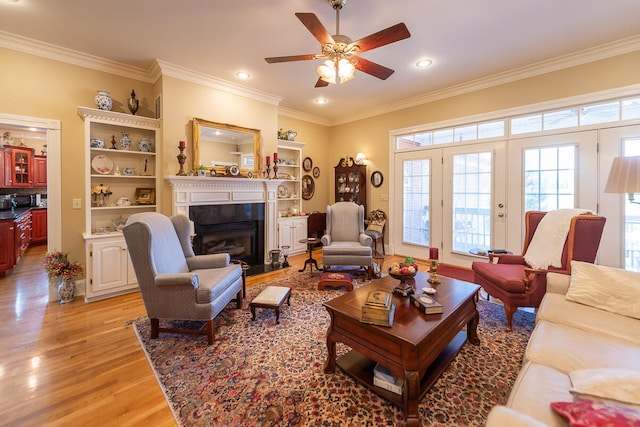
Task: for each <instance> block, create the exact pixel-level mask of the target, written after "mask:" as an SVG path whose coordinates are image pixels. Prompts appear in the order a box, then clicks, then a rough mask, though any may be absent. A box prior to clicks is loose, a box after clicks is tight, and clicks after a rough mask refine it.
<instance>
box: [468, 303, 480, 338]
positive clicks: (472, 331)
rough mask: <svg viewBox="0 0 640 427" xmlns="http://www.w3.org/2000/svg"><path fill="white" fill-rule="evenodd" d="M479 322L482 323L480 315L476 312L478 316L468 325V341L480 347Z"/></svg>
mask: <svg viewBox="0 0 640 427" xmlns="http://www.w3.org/2000/svg"><path fill="white" fill-rule="evenodd" d="M478 322H480V314H479V313H478V310H476V314H475V315H474V316H473V317H472V318H471V320H469V323H467V339H468V340H469V342H470V343H471V344H473V345H480V338H478Z"/></svg>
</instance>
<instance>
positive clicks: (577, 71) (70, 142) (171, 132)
mask: <svg viewBox="0 0 640 427" xmlns="http://www.w3.org/2000/svg"><path fill="white" fill-rule="evenodd" d="M0 63H1V64H3V66H2V67H0V111H1V112H3V113H7V114H16V115H24V116H32V117H40V118H49V119H55V120H59V121H60V122H61V123H62V143H61V144H62V147H61V151H62V153H61V154H62V169H61V170H62V176H61V180H62V218H63V219H62V239H63V240H62V248H59V249H62V250H64V251H66V252H71V258H72V259H79V260H83V258H84V256H83V254H84V242H83V239H82V236H81V234H82V232H83V231H84V218H85V217H84V210H83V209H81V210H72V209H71V200H72V199H73V198H82V199H83V200H84V198H85V197H86V195H85V194H83V193H84V186H83V182H84V173H83V171H84V166H85V165H84V160H83V159H84V156H83V154H82V153H83V150H84V148H85V147H84V146H83V144H84V134H83V132H84V124H83V121H82V119H80V117H79V116H78V115H77V112H76V111H77V107H78V106H88V107H93V106H94V104H93V96H94V95H95V91H96V90H97V89H106V90H110V91H111V95H112V97H113V99H114V107H113V110H114V111H120V112H128V111H127V109H126V99H127V98H128V96H129V93H130V92H131V89H132V88H133V89H135V90H136V94H137V98H138V99H140V101H141V107H140V110H139V111H138V114H139V115H142V116H148V117H153V114H154V100H155V97H156V95H157V94H160V93H162V116H163V117H162V118H163V123H162V126H163V127H162V132H161V138H160V141H158V142H157V147H158V150H159V158H160V161H161V163H162V170H163V171H164V173H163V174H175V173H176V172H177V170H178V163H177V160H176V155H177V154H178V150H177V144H178V141H180V140H186V141H188V143H189V144H190V143H191V142H192V140H193V139H192V136H191V119H192V118H193V117H200V118H203V119H207V120H211V121H216V122H224V123H232V124H236V125H240V126H245V127H251V128H258V129H260V130H261V131H262V156H261V157H262V160H264V156H265V155H266V154H271V153H273V152H274V151H276V147H277V138H276V135H277V130H278V128H282V129H285V130H286V129H292V130H295V131H297V132H298V137H297V138H296V139H297V140H298V141H300V142H304V143H305V144H306V145H305V146H304V149H303V157H307V156H308V157H311V159H312V160H313V164H314V166H318V167H319V168H320V177H319V179H317V180H316V191H315V194H314V197H313V198H312V199H311V200H309V201H305V202H303V210H304V211H312V210H319V211H324V210H325V207H326V205H327V204H329V203H333V200H334V196H333V191H334V189H333V168H334V166H335V165H336V164H337V163H338V160H339V158H341V157H344V156H345V155H351V156H355V155H356V153H357V152H359V151H362V152H364V153H365V154H366V155H367V158H368V161H369V163H368V167H367V175H368V176H370V175H371V172H373V171H374V170H380V171H381V172H382V173H383V176H384V182H383V184H382V186H381V187H380V188H377V189H376V188H373V187H372V186H369V187H368V200H367V206H368V208H369V209H370V210H371V209H375V208H381V209H384V210H385V211H387V212H388V211H389V209H388V203H387V202H386V201H383V200H381V196H382V195H383V194H389V187H388V184H389V176H388V170H389V158H388V153H389V149H388V144H389V132H390V131H391V130H394V129H400V128H405V127H409V126H416V125H420V124H425V123H429V122H436V121H441V120H446V119H452V118H456V117H461V116H466V115H472V114H478V113H483V112H488V111H493V110H499V109H505V108H510V107H514V106H519V105H526V104H530V103H536V102H542V101H547V100H553V99H557V98H563V97H568V96H574V95H580V94H585V93H589V92H594V91H601V90H606V89H612V88H616V87H623V86H628V85H632V84H639V83H640V73H638V70H640V52H635V53H631V54H626V55H621V56H618V57H614V58H610V59H605V60H601V61H597V62H594V63H590V64H585V65H581V66H577V67H573V68H570V69H566V70H562V71H558V72H553V73H549V74H545V75H541V76H538V77H533V78H529V79H525V80H521V81H517V82H513V83H509V84H504V85H501V86H498V87H494V88H490V89H485V90H481V91H477V92H474V93H469V94H465V95H460V96H456V97H451V98H448V99H443V100H439V101H435V102H430V103H428V104H424V105H420V106H417V107H413V108H409V109H406V110H402V111H396V112H393V113H388V114H384V115H381V116H378V117H373V118H368V119H363V120H359V121H356V122H353V123H348V124H343V125H338V126H334V127H327V126H322V125H318V124H314V123H309V122H306V121H303V120H299V119H293V118H290V117H288V116H283V115H280V116H279V115H278V108H277V106H276V105H272V104H269V103H265V102H259V101H255V100H252V99H248V98H244V97H241V96H237V95H231V94H228V93H226V92H222V91H219V90H214V89H210V88H206V87H203V86H200V85H196V84H193V83H188V82H184V81H181V80H178V79H175V78H171V77H166V76H165V77H163V78H161V79H159V80H158V81H157V82H156V83H155V84H149V83H144V82H140V81H136V80H132V79H129V78H124V77H119V76H116V75H112V74H108V73H104V72H99V71H94V70H90V69H86V68H82V67H78V66H74V65H69V64H65V63H61V62H57V61H53V60H49V59H44V58H40V57H36V56H32V55H28V54H24V53H19V52H15V51H12V50H8V49H0ZM190 155H191V152H190V149H189V150H187V156H190ZM187 164H188V165H190V164H191V158H190V157H189V158H188V160H187ZM159 199H160V202H161V211H162V212H164V213H170V212H171V197H170V190H169V188H168V186H167V185H165V186H164V187H163V188H162V189H161V197H159ZM56 249H58V248H56Z"/></svg>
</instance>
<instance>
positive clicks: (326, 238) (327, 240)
mask: <svg viewBox="0 0 640 427" xmlns="http://www.w3.org/2000/svg"><path fill="white" fill-rule="evenodd" d="M320 241H321V242H322V245H323V246H329V245H330V244H331V235H330V234H325V235H324V236H322V239H320Z"/></svg>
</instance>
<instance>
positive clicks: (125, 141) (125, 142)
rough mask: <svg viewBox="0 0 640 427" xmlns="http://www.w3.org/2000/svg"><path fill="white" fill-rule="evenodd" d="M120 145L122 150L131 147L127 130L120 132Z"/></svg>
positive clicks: (127, 149)
mask: <svg viewBox="0 0 640 427" xmlns="http://www.w3.org/2000/svg"><path fill="white" fill-rule="evenodd" d="M120 147H121V148H122V149H123V150H124V151H129V149H130V148H131V139H129V134H128V133H127V132H122V138H120Z"/></svg>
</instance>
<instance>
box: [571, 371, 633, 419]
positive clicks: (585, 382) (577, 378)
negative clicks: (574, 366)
mask: <svg viewBox="0 0 640 427" xmlns="http://www.w3.org/2000/svg"><path fill="white" fill-rule="evenodd" d="M569 378H571V384H572V385H573V387H572V388H571V390H569V391H570V392H571V394H573V395H574V396H576V397H578V398H579V399H592V400H607V401H613V402H614V403H623V404H631V405H638V409H640V370H633V369H615V368H614V369H611V368H610V369H606V368H605V369H580V370H577V371H573V372H571V373H570V374H569ZM594 398H595V399H594Z"/></svg>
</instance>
